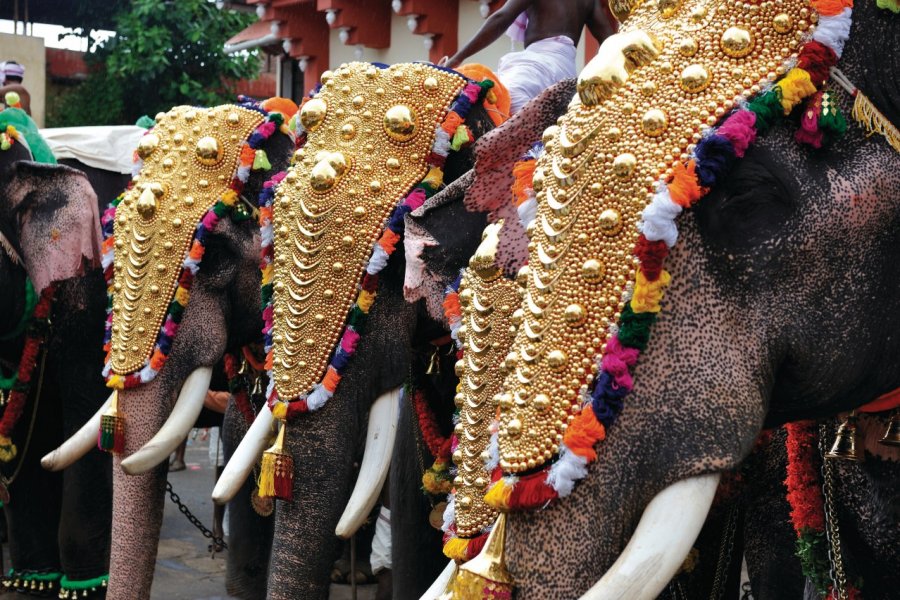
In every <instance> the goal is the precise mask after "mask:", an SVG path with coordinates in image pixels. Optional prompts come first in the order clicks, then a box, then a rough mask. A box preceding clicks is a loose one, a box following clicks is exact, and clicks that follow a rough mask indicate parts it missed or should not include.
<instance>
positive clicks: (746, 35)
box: [719, 27, 756, 58]
mask: <svg viewBox="0 0 900 600" xmlns="http://www.w3.org/2000/svg"><path fill="white" fill-rule="evenodd" d="M755 43H756V40H755V39H754V38H753V33H752V32H751V31H750V30H749V29H744V28H743V27H729V28H728V29H726V30H725V33H723V34H722V37H721V38H720V39H719V47H720V48H722V52H724V53H725V54H726V55H728V56H730V57H732V58H743V57H744V56H747V55H748V54H750V53H751V52H753V46H754V45H755Z"/></svg>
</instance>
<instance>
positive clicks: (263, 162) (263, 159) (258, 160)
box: [253, 150, 272, 171]
mask: <svg viewBox="0 0 900 600" xmlns="http://www.w3.org/2000/svg"><path fill="white" fill-rule="evenodd" d="M271 169H272V163H270V162H269V157H268V156H266V151H265V150H257V151H256V156H254V157H253V170H254V171H260V170H262V171H269V170H271Z"/></svg>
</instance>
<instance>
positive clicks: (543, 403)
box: [532, 394, 550, 411]
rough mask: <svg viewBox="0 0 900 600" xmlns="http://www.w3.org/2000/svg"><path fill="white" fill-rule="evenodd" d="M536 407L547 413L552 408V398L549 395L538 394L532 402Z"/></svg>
mask: <svg viewBox="0 0 900 600" xmlns="http://www.w3.org/2000/svg"><path fill="white" fill-rule="evenodd" d="M532 404H534V407H535V408H536V409H538V410H539V411H545V410H547V409H548V408H550V397H549V396H547V394H537V395H536V396H535V397H534V400H533V401H532Z"/></svg>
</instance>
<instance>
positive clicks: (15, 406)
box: [0, 282, 56, 462]
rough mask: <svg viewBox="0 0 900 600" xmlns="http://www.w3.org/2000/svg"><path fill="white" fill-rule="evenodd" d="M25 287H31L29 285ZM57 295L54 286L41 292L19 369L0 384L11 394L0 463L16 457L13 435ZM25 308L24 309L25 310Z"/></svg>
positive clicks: (1, 429)
mask: <svg viewBox="0 0 900 600" xmlns="http://www.w3.org/2000/svg"><path fill="white" fill-rule="evenodd" d="M26 285H31V282H28V283H27V284H26ZM55 293H56V286H55V285H54V284H50V285H48V286H47V287H46V288H44V290H43V291H41V294H40V298H39V299H38V301H37V303H36V304H34V305H33V310H31V311H30V312H29V313H28V315H29V320H28V323H27V325H26V326H25V346H24V348H23V349H22V358H21V359H19V368H18V369H17V370H16V372H15V373H14V374H13V375H12V377H10V378H6V379H3V380H2V381H0V389H3V390H6V391H10V394H9V400H8V402H7V403H6V409H5V410H4V411H3V417H2V418H0V461H3V462H9V461H11V460H12V459H14V458H15V457H16V452H17V450H16V445H15V444H13V441H12V432H13V429H14V428H15V426H16V424H17V423H18V422H19V418H20V417H21V416H22V411H23V409H24V408H25V403H26V402H27V401H28V394H29V393H30V391H31V384H32V377H33V376H34V370H35V367H36V366H37V360H38V355H39V354H40V353H41V349H42V348H43V347H44V345H45V344H46V343H47V339H48V338H49V335H50V312H51V310H52V307H53V296H54V294H55ZM27 308H28V307H26V309H27Z"/></svg>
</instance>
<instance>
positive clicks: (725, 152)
mask: <svg viewBox="0 0 900 600" xmlns="http://www.w3.org/2000/svg"><path fill="white" fill-rule="evenodd" d="M810 6H811V7H812V8H813V9H814V10H815V11H816V12H817V13H818V14H819V22H818V25H817V27H816V29H815V32H814V33H813V34H812V39H811V40H809V41H808V42H807V43H806V44H804V46H803V47H802V48H801V50H800V53H799V58H798V61H797V64H796V66H795V67H794V68H792V69H790V71H788V73H787V74H786V75H785V76H784V77H783V78H782V79H781V80H779V81H778V82H776V83H775V85H774V86H773V87H772V88H770V89H769V90H767V91H765V92H763V93H761V94H759V95H757V96H756V97H754V98H753V99H751V100H749V101H748V102H747V105H746V107H744V108H739V109H737V110H735V111H733V112H732V113H731V114H730V115H729V116H728V117H727V118H726V119H725V120H724V121H723V122H722V123H721V124H720V125H719V126H718V128H716V129H713V130H710V131H709V132H708V133H707V134H706V135H705V136H704V137H703V139H702V140H701V141H700V142H699V143H698V144H697V146H696V148H695V150H694V153H693V158H692V159H691V160H690V161H689V162H688V163H687V164H686V165H684V164H678V165H676V166H675V167H674V169H673V171H674V173H673V175H672V177H671V179H670V180H669V181H668V183H665V184H660V186H659V188H658V190H657V192H656V194H655V195H654V197H653V200H652V201H651V202H650V204H649V205H648V206H647V207H646V208H645V209H644V211H643V213H642V223H641V225H640V229H641V235H640V237H639V239H638V242H637V244H636V246H635V249H634V255H635V256H637V257H638V259H639V260H640V268H639V270H638V272H637V276H636V281H635V282H634V287H633V291H632V293H631V294H630V298H629V297H627V294H626V298H625V299H626V301H627V304H626V306H625V308H624V310H623V311H622V315H621V320H620V322H619V324H618V326H617V327H614V326H613V327H612V331H613V334H614V335H612V336H611V337H610V339H609V341H608V343H607V350H606V354H605V355H604V356H603V358H602V362H601V365H600V373H599V375H598V378H597V380H596V382H595V384H594V387H593V390H592V391H591V394H590V398H589V401H590V408H591V410H582V411H581V412H579V413H578V415H577V416H576V417H575V419H574V420H573V421H572V423H571V424H570V425H569V427H568V428H567V429H566V432H565V435H564V438H563V443H562V445H561V447H560V452H559V457H558V460H557V461H556V462H555V463H553V464H552V465H551V466H549V467H545V468H543V469H541V470H539V471H536V472H534V473H530V474H527V475H523V476H520V477H517V476H506V477H504V478H502V479H500V480H499V481H498V482H497V483H495V484H494V485H493V486H492V487H491V489H490V490H489V491H488V493H487V495H486V496H485V501H486V502H487V503H488V504H490V505H492V506H494V507H496V508H498V509H500V510H504V511H512V510H529V509H534V508H537V507H540V506H544V505H545V504H547V503H548V502H551V501H553V500H555V499H557V498H563V497H565V496H568V495H569V494H570V493H571V492H572V489H573V488H574V486H575V483H576V482H577V481H578V480H580V479H583V478H584V477H585V476H586V475H587V465H588V464H589V463H591V462H593V461H594V460H596V458H597V452H596V450H595V449H594V446H595V445H596V444H597V443H599V442H601V441H603V439H604V438H605V437H606V432H607V431H608V429H609V428H610V427H611V426H612V425H613V423H615V421H616V419H617V418H618V416H619V414H620V413H621V411H622V407H623V402H624V398H625V396H627V395H628V393H629V392H630V391H631V389H632V387H633V385H634V382H633V379H632V375H631V369H632V368H633V367H634V365H635V364H636V363H637V359H638V356H639V354H640V353H641V352H642V351H643V350H644V349H645V348H646V347H647V343H648V341H649V338H650V327H651V326H652V325H653V323H654V321H655V320H656V316H657V314H658V313H659V310H660V301H661V300H662V297H663V293H664V290H665V288H666V286H668V285H669V282H670V276H669V274H668V273H667V272H666V271H665V270H663V268H662V263H663V260H664V259H665V257H666V256H667V255H668V253H669V248H671V247H672V246H674V245H675V242H676V240H677V237H678V229H677V227H676V225H675V218H676V217H677V216H678V215H679V214H680V213H681V211H682V210H683V209H686V208H690V207H691V206H693V205H694V204H695V203H696V202H698V201H699V200H700V199H701V198H702V197H703V196H704V195H706V193H707V192H708V191H709V189H710V188H712V187H714V186H715V185H716V183H718V182H719V181H721V178H722V177H723V176H724V174H725V173H726V172H727V171H728V170H729V168H730V167H731V166H732V165H733V163H734V162H735V159H737V158H742V157H743V156H744V153H745V152H746V150H747V147H748V146H749V145H750V144H751V143H752V142H753V140H754V139H755V138H756V136H757V134H763V133H765V132H766V131H768V129H769V128H771V127H772V126H773V125H774V124H775V122H776V121H777V120H779V119H780V118H782V117H783V116H785V115H788V114H790V113H791V111H792V110H793V109H794V108H795V107H796V106H797V105H798V104H799V103H800V102H801V101H803V100H804V99H806V98H809V97H811V96H813V95H814V94H816V92H817V89H818V88H819V87H820V86H822V85H823V84H824V83H825V81H826V80H827V79H828V77H829V70H830V68H831V67H833V66H834V65H835V64H836V63H837V60H838V58H840V56H841V53H842V52H843V48H844V43H845V42H846V40H847V38H848V36H849V33H850V22H851V6H852V0H811V2H810ZM587 400H588V399H586V401H587Z"/></svg>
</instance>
